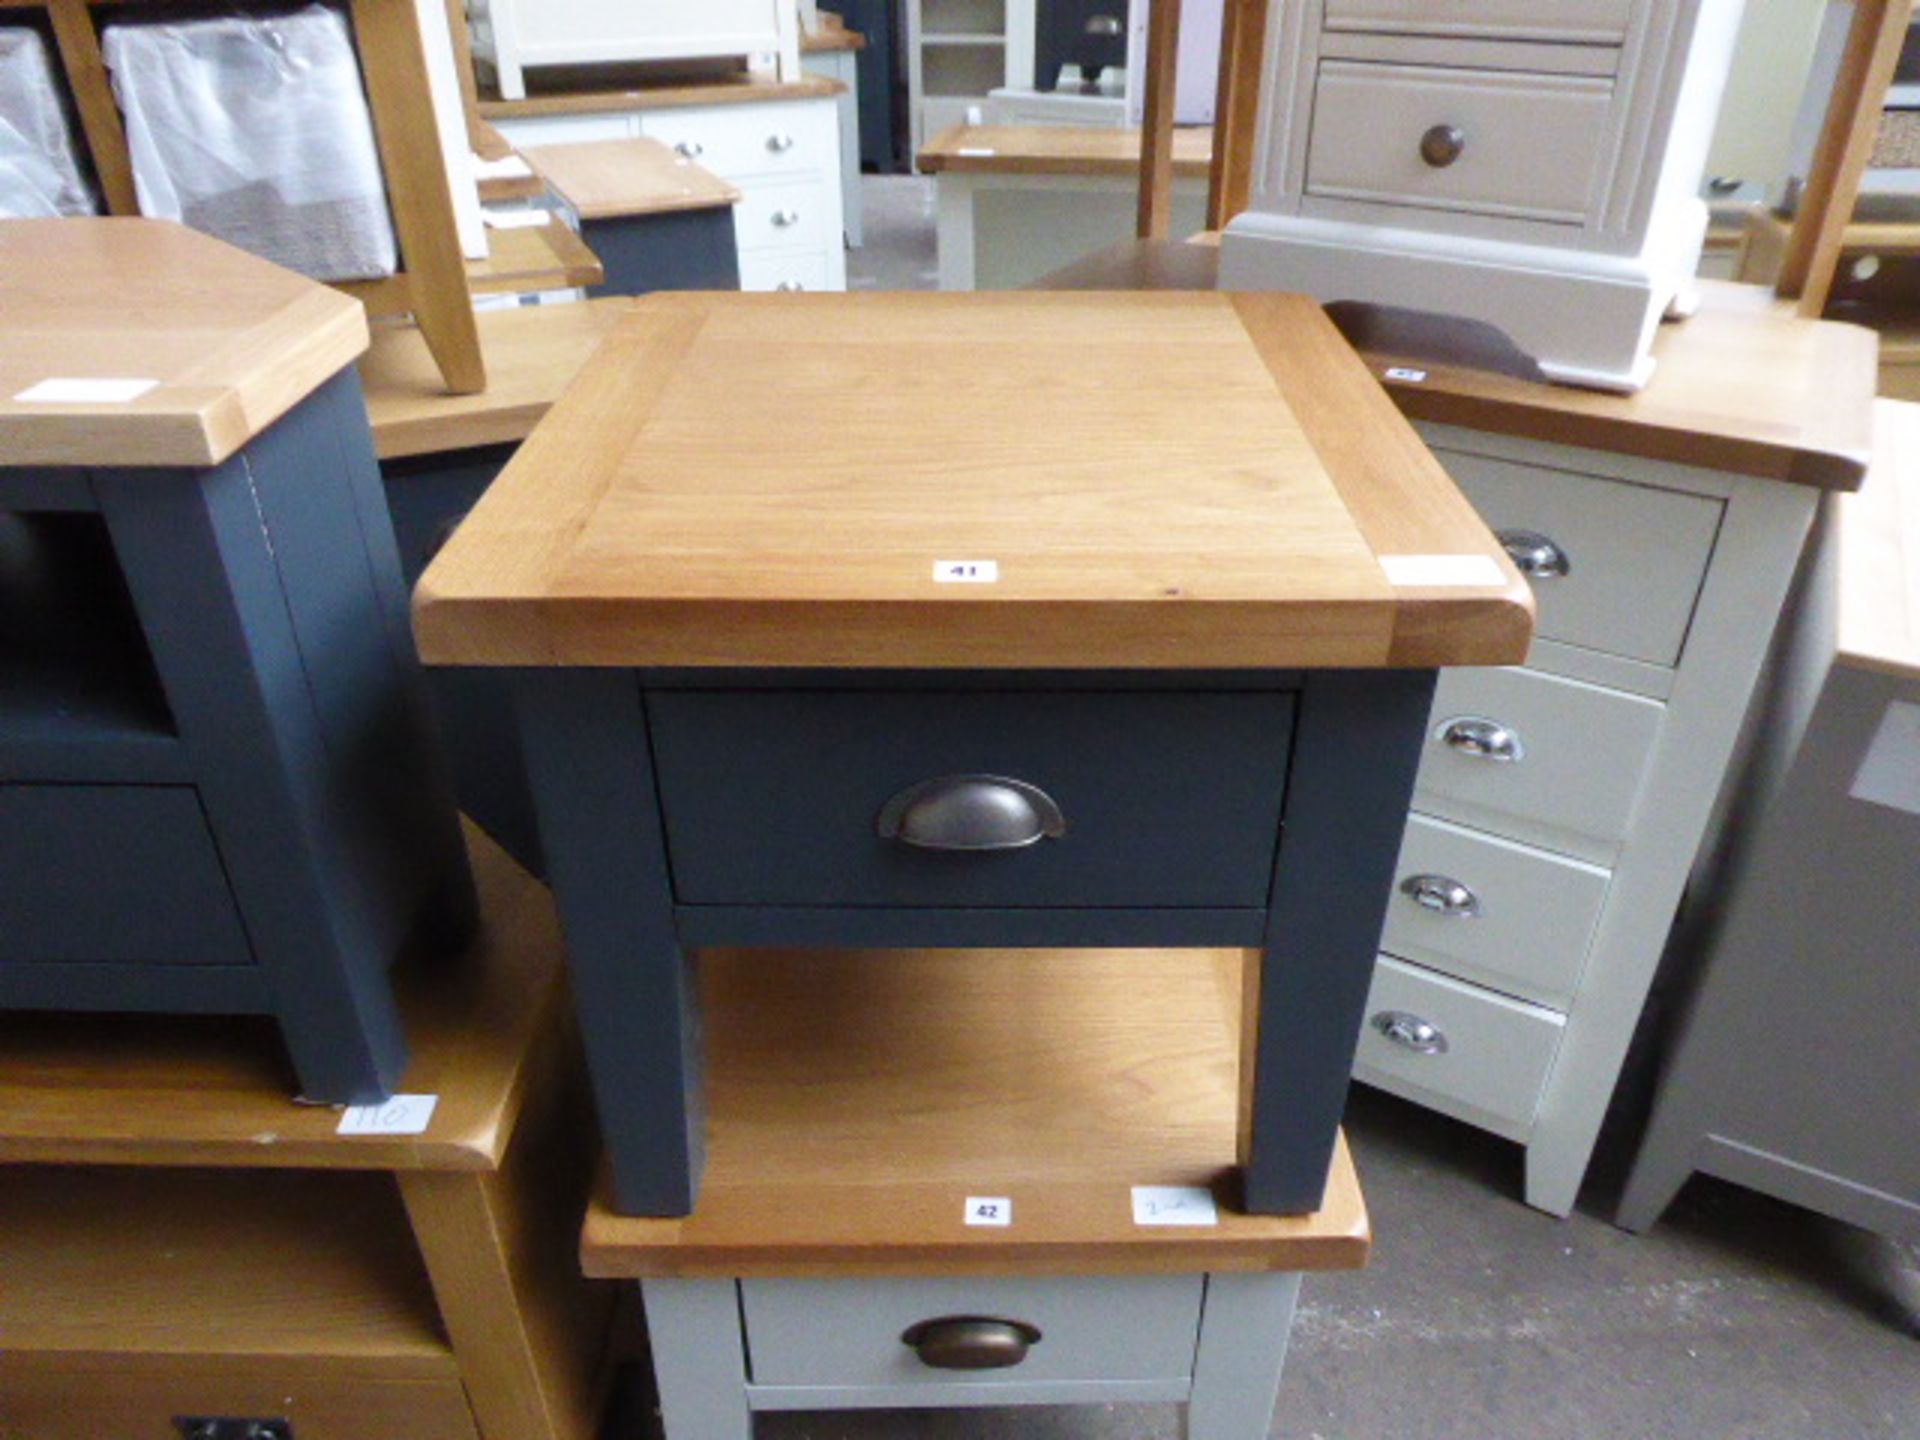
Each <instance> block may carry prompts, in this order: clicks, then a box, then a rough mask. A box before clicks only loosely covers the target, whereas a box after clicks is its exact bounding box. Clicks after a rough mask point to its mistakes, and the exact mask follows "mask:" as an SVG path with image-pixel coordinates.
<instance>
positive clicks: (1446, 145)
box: [1420, 125, 1467, 170]
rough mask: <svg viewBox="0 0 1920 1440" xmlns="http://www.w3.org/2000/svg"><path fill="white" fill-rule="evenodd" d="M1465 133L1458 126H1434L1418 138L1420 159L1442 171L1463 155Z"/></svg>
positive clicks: (1465, 146)
mask: <svg viewBox="0 0 1920 1440" xmlns="http://www.w3.org/2000/svg"><path fill="white" fill-rule="evenodd" d="M1466 148H1467V132H1466V131H1464V130H1462V129H1461V128H1460V127H1459V126H1458V125H1436V126H1434V127H1433V128H1432V129H1431V130H1429V131H1427V133H1426V134H1424V135H1422V136H1421V137H1420V158H1421V159H1422V160H1424V161H1426V162H1427V164H1429V165H1431V166H1432V167H1433V168H1434V169H1436V170H1444V169H1446V168H1447V166H1449V165H1451V164H1453V162H1454V161H1456V160H1458V159H1459V158H1460V156H1461V155H1462V154H1463V153H1465V151H1466Z"/></svg>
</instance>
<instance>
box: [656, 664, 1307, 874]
mask: <svg viewBox="0 0 1920 1440" xmlns="http://www.w3.org/2000/svg"><path fill="white" fill-rule="evenodd" d="M647 710H648V715H649V720H650V723H651V726H652V731H653V739H654V758H655V763H656V765H657V767H658V770H659V779H660V792H661V800H662V804H663V805H664V807H665V811H666V827H667V848H668V852H669V855H670V857H671V861H672V867H673V879H674V888H675V893H676V895H677V897H678V898H679V900H680V901H681V902H682V903H683V904H778V905H869V906H954V907H967V906H991V907H1018V906H1168V907H1178V906H1193V907H1243V906H1264V905H1265V904H1266V903H1267V891H1268V886H1269V882H1270V879H1271V874H1272V866H1273V859H1274V850H1275V845H1276V843H1277V841H1278V838H1279V830H1280V806H1281V798H1282V791H1283V788H1284V783H1285V777H1286V767H1287V750H1288V744H1289V740H1290V734H1291V729H1292V718H1293V702H1292V698H1291V696H1289V695H1286V694H1283V693H1279V692H1252V691H1238V692H1210V693H1202V692H1179V693H1165V692H1151V693H1149V692H1112V691H1034V692H1005V693H997V694H980V693H970V692H961V691H842V690H835V691H758V692H754V691H720V690H715V691H692V690H656V691H653V692H651V693H650V694H649V695H648V699H647ZM951 775H988V776H1000V777H1007V778H1011V779H1014V780H1019V781H1024V782H1026V783H1028V784H1031V785H1035V786H1038V787H1039V788H1040V789H1041V790H1043V791H1045V792H1046V794H1047V795H1049V796H1051V797H1052V799H1053V800H1054V801H1055V802H1057V804H1058V805H1059V807H1060V811H1061V814H1062V815H1063V816H1064V818H1065V821H1066V833H1065V834H1064V835H1063V836H1061V837H1060V838H1058V839H1044V840H1041V841H1039V842H1038V843H1037V844H1033V845H1030V846H1027V847H1025V848H1023V849H1018V850H1003V851H972V852H949V851H936V850H925V849H917V848H914V847H912V846H909V845H905V844H902V843H901V842H899V841H897V840H886V839H883V838H881V836H880V834H879V832H878V829H877V824H876V822H877V819H878V817H879V815H880V813H881V810H882V809H883V807H885V805H886V804H887V802H888V800H889V799H891V798H892V797H894V796H895V795H897V794H899V793H900V792H902V791H905V790H907V789H908V788H910V787H912V786H915V785H917V784H920V783H921V782H924V781H928V780H934V779H938V778H941V777H944V776H951Z"/></svg>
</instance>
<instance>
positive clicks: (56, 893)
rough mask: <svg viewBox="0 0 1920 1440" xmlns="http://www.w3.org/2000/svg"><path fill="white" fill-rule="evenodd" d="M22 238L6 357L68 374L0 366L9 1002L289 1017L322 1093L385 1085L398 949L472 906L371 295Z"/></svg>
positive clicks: (80, 238)
mask: <svg viewBox="0 0 1920 1440" xmlns="http://www.w3.org/2000/svg"><path fill="white" fill-rule="evenodd" d="M0 228H3V229H4V231H5V233H4V235H3V236H0V305H4V306H5V308H7V309H8V311H9V313H10V315H12V314H24V315H27V316H29V317H30V318H29V320H28V322H27V323H26V324H25V325H23V326H22V327H20V329H18V330H13V331H10V332H9V334H8V335H7V336H5V337H0V377H3V378H4V379H5V380H6V381H9V382H11V381H14V380H15V379H16V378H18V377H21V376H22V375H23V367H32V368H34V369H37V370H38V371H39V372H40V373H41V374H43V375H48V376H50V377H54V379H55V381H56V383H54V384H53V385H52V386H51V387H48V386H46V385H41V386H40V387H38V388H37V389H36V388H35V387H27V388H25V389H24V390H23V389H22V387H21V386H20V385H18V384H12V383H9V384H7V385H5V386H0V388H4V389H5V390H6V393H7V396H8V397H10V398H9V399H7V400H4V401H0V456H5V468H3V469H0V641H4V645H5V661H4V665H3V666H0V1007H5V1008H11V1009H65V1010H144V1011H166V1012H183V1013H184V1012H198V1013H210V1014H263V1015H270V1016H273V1017H274V1018H276V1019H277V1020H278V1022H279V1024H280V1028H281V1031H282V1033H283V1034H284V1036H285V1039H286V1042H287V1046H288V1049H289V1051H290V1053H291V1056H292V1060H293V1065H294V1069H295V1070H296V1071H297V1074H298V1080H299V1084H300V1088H301V1090H302V1092H303V1093H304V1094H305V1095H306V1096H307V1097H308V1098H310V1099H313V1100H318V1101H331V1102H360V1101H369V1100H376V1099H381V1098H384V1097H385V1096H386V1095H388V1094H389V1093H391V1090H392V1088H393V1086H394V1085H395V1084H396V1083H397V1082H398V1080H399V1077H400V1074H401V1071H402V1069H403V1067H404V1064H405V1058H406V1044H405V1038H404V1036H403V1034H402V1029H401V1024H400V1020H399V1015H398V1012H397V1011H396V1009H395V1006H394V1000H393V995H392V992H391V989H390V987H389V985H388V981H387V970H388V967H389V966H390V965H391V963H392V962H393V961H394V960H395V958H396V957H397V956H398V955H399V954H400V953H401V952H402V950H403V949H405V948H406V947H407V946H408V944H409V943H410V942H411V941H414V940H416V939H428V938H432V939H436V940H440V941H444V942H451V941H454V940H457V939H458V938H460V936H461V935H462V934H463V933H464V932H465V931H466V930H467V929H468V928H469V927H470V926H471V924H472V918H473V905H474V900H473V891H472V882H471V878H470V876H469V873H468V870H467V864H466V857H465V852H464V848H463V846H462V844H461V838H460V833H459V825H458V819H457V816H456V814H455V811H454V808H453V804H452V801H451V798H450V791H449V789H448V787H447V785H446V783H445V781H444V777H443V774H442V764H441V760H440V757H439V754H438V751H437V748H436V746H435V744H434V743H433V740H432V736H431V734H430V731H429V727H428V723H427V719H426V713H425V708H424V693H423V685H422V676H421V673H420V671H419V668H418V661H417V659H416V656H415V653H414V648H413V643H412V638H411V636H410V635H409V633H408V629H407V617H406V595H405V590H404V587H403V584H402V581H401V575H400V565H399V558H398V554H397V552H396V550H395V546H394V539H393V530H392V526H391V523H390V522H389V520H388V518H387V513H386V505H385V500H384V497H383V495H382V493H381V488H380V475H379V469H378V465H377V463H376V461H375V459H374V455H373V448H372V441H371V436H370V434H369V431H368V427H367V420H366V412H365V408H364V405H363V403H362V401H361V396H360V388H359V383H358V380H357V378H356V377H355V375H354V374H353V371H352V369H351V364H352V360H353V358H354V356H355V355H356V354H357V353H358V352H359V351H360V350H361V349H363V348H364V346H365V343H366V331H365V320H364V317H363V315H362V314H361V312H360V308H359V306H358V304H357V303H356V302H354V301H352V300H349V299H347V298H346V297H344V296H340V295H337V294H335V293H334V292H331V291H327V290H324V289H322V288H321V287H319V286H317V285H314V284H312V283H311V282H308V281H305V280H303V279H301V278H300V277H298V276H294V275H291V274H289V273H287V272H285V271H281V270H278V269H277V268H275V267H273V266H271V265H268V264H267V263H266V262H264V261H260V260H256V259H254V258H253V257H250V256H246V255H243V254H241V253H240V252H238V251H236V250H232V249H230V248H229V247H227V246H225V245H222V244H219V243H218V242H215V241H212V240H210V239H206V238H205V237H202V236H198V235H195V234H193V233H192V232H190V231H187V230H184V229H181V228H179V227H177V226H170V225H164V224H161V223H159V222H146V221H128V220H107V221H99V222H93V221H78V222H76V221H60V222H22V223H21V224H19V225H15V226H7V227H0ZM54 276H57V277H58V281H57V284H58V287H59V288H58V297H57V304H56V303H55V302H54V300H53V298H52V291H51V290H49V292H48V301H47V305H48V308H47V309H46V310H45V311H44V312H39V311H37V310H36V305H37V303H38V291H39V287H40V286H41V285H43V284H46V285H49V286H50V285H51V284H52V283H53V281H52V279H51V277H54ZM16 337H18V338H16ZM109 369H110V370H111V371H112V372H113V376H114V377H117V376H119V375H121V374H125V375H127V376H128V377H129V380H128V382H126V383H124V384H122V385H121V387H120V388H119V389H118V390H115V389H113V388H112V387H113V385H114V384H115V383H116V381H115V379H114V378H110V377H109V376H107V375H106V374H103V372H104V371H107V370H109ZM131 377H141V378H140V379H139V380H138V381H134V380H133V379H132V378H131ZM71 380H81V381H86V380H93V381H100V382H104V388H103V387H102V386H100V385H96V386H94V387H92V390H91V392H90V390H89V387H88V386H87V385H85V384H82V385H80V386H79V387H78V388H77V389H76V388H75V387H74V386H72V385H71V384H69V383H67V382H68V381H71ZM149 381H151V382H152V383H151V384H149V383H148V382H149ZM139 386H145V388H144V389H142V390H140V393H138V394H137V395H131V397H130V398H126V399H102V398H89V397H90V395H91V396H98V395H126V394H128V392H129V391H131V390H132V389H135V388H137V387H139ZM76 396H77V397H81V398H73V397H76ZM36 397H38V398H36Z"/></svg>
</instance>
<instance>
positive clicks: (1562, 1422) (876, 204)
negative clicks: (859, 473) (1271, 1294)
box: [755, 177, 1920, 1440]
mask: <svg viewBox="0 0 1920 1440" xmlns="http://www.w3.org/2000/svg"><path fill="white" fill-rule="evenodd" d="M866 188H867V192H868V204H867V215H866V218H867V236H868V243H867V245H866V247H865V248H864V249H862V250H858V251H854V252H851V254H850V257H849V258H850V262H851V263H850V267H849V268H850V271H851V273H852V275H853V276H854V278H853V280H852V281H851V283H852V285H853V286H854V287H855V288H860V289H925V288H931V287H932V286H933V283H934V278H935V271H934V265H935V247H934V243H933V219H932V202H931V187H930V185H929V184H928V182H926V181H923V180H919V179H914V178H910V177H887V178H885V179H881V178H878V177H868V179H867V181H866ZM1634 1128H1635V1127H1634V1125H1633V1123H1632V1122H1631V1120H1630V1119H1629V1120H1627V1121H1625V1122H1624V1123H1620V1124H1616V1126H1615V1130H1616V1131H1618V1132H1621V1133H1624V1134H1625V1136H1626V1138H1627V1139H1628V1140H1629V1141H1630V1140H1631V1138H1632V1133H1633V1130H1634ZM1348 1133H1349V1136H1350V1138H1351V1140H1352V1143H1353V1146H1354V1151H1355V1154H1356V1156H1357V1158H1358V1161H1359V1165H1360V1173H1361V1179H1362V1182H1363V1185H1364V1186H1365V1189H1366V1193H1367V1199H1368V1203H1369V1205H1370V1206H1371V1209H1372V1213H1373V1221H1374V1232H1375V1237H1376V1239H1375V1248H1374V1258H1373V1263H1372V1265H1371V1266H1370V1267H1369V1268H1368V1269H1366V1270H1364V1271H1361V1272H1359V1273H1357V1274H1351V1275H1332V1276H1325V1277H1319V1278H1310V1279H1309V1280H1308V1281H1307V1282H1306V1287H1305V1289H1304V1290H1303V1293H1302V1297H1301V1308H1300V1314H1299V1317H1298V1321H1297V1323H1296V1325H1295V1329H1294V1335H1293V1349H1292V1353H1291V1355H1290V1356H1289V1358H1288V1362H1287V1372H1286V1378H1285V1382H1284V1384H1283V1385H1282V1387H1281V1394H1280V1404H1279V1410H1278V1413H1277V1415H1276V1417H1275V1420H1274V1428H1273V1434H1274V1436H1276V1437H1286V1440H1389V1437H1391V1440H1600V1437H1605V1440H1920V1345H1917V1344H1916V1341H1920V1252H1916V1250H1915V1249H1914V1248H1913V1247H1907V1246H1901V1245H1897V1244H1893V1243H1891V1242H1888V1241H1884V1240H1881V1239H1878V1238H1877V1237H1874V1236H1870V1235H1866V1234H1864V1233H1862V1232H1859V1231H1855V1230H1851V1229H1849V1228H1847V1227H1845V1226H1841V1225H1838V1224H1835V1223H1833V1222H1830V1221H1828V1220H1825V1219H1823V1218H1822V1217H1820V1216H1817V1215H1814V1214H1811V1213H1810V1212H1807V1211H1802V1210H1797V1209H1794V1208H1793V1207H1791V1206H1787V1205H1782V1204H1779V1203H1777V1202H1774V1201H1772V1200H1769V1199H1767V1198H1765V1197H1764V1196H1760V1195H1756V1194H1753V1193H1751V1192H1748V1191H1743V1190H1739V1189H1736V1188H1734V1187H1732V1186H1728V1185H1723V1184H1720V1183H1718V1182H1715V1181H1711V1180H1705V1179H1696V1180H1694V1181H1693V1182H1692V1183H1691V1184H1690V1185H1689V1186H1688V1187H1687V1189H1686V1190H1685V1191H1684V1192H1683V1193H1682V1195H1681V1197H1680V1200H1679V1201H1678V1203H1676V1205H1675V1206H1674V1208H1673V1209H1672V1210H1671V1211H1670V1212H1669V1213H1668V1215H1667V1217H1666V1218H1665V1220H1663V1221H1662V1223H1661V1224H1660V1225H1658V1226H1656V1227H1655V1228H1654V1229H1653V1230H1652V1231H1651V1232H1649V1233H1648V1234H1647V1235H1644V1236H1631V1235H1627V1234H1625V1233H1624V1232H1622V1231H1619V1230H1616V1229H1615V1228H1613V1226H1612V1225H1610V1224H1608V1223H1607V1220H1606V1218H1605V1217H1606V1216H1607V1215H1609V1214H1610V1213H1611V1210H1612V1205H1613V1197H1614V1191H1615V1189H1616V1188H1617V1186H1618V1184H1619V1181H1620V1177H1621V1175H1622V1174H1623V1172H1624V1169H1625V1165H1626V1162H1627V1159H1628V1158H1630V1152H1629V1151H1627V1150H1626V1147H1624V1146H1622V1145H1621V1144H1620V1143H1619V1141H1618V1139H1617V1138H1616V1139H1615V1141H1614V1143H1613V1144H1612V1145H1611V1146H1610V1147H1608V1148H1607V1149H1604V1150H1603V1152H1602V1155H1601V1158H1600V1159H1599V1160H1598V1161H1597V1162H1596V1167H1595V1173H1594V1175H1593V1176H1592V1177H1591V1178H1590V1181H1589V1184H1588V1187H1587V1193H1586V1195H1585V1196H1584V1197H1583V1199H1582V1204H1581V1209H1580V1210H1579V1211H1577V1212H1576V1213H1575V1214H1574V1216H1573V1217H1572V1218H1571V1219H1568V1220H1564V1221H1561V1220H1554V1219H1551V1218H1549V1217H1548V1216H1545V1215H1542V1214H1540V1213H1538V1212H1537V1211H1533V1210H1529V1209H1528V1208H1527V1207H1526V1206H1525V1205H1523V1204H1522V1203H1520V1201H1519V1199H1518V1198H1517V1197H1518V1195H1519V1192H1520V1183H1521V1158H1520V1150H1519V1148H1518V1147H1517V1146H1514V1145H1511V1144H1508V1143H1507V1142H1505V1141H1502V1140H1498V1139H1495V1138H1494V1137H1492V1136H1490V1135H1487V1134H1484V1133H1483V1132H1480V1131H1478V1130H1474V1129H1472V1128H1471V1127H1469V1126H1465V1125H1461V1124H1458V1123H1456V1122H1454V1121H1451V1120H1447V1119H1444V1118H1442V1117H1440V1116H1438V1115H1434V1114H1432V1113H1430V1112H1428V1111H1425V1110H1422V1109H1420V1108H1419V1107H1417V1106H1413V1105H1410V1104H1407V1103H1405V1102H1402V1101H1399V1100H1396V1099H1394V1098H1392V1097H1390V1096H1387V1095H1384V1094H1382V1093H1380V1092H1378V1091H1373V1090H1369V1089H1366V1088H1364V1087H1356V1089H1355V1091H1354V1096H1353V1100H1352V1103H1351V1105H1350V1107H1349V1111H1348ZM755 1433H756V1435H757V1436H758V1437H759V1440H1016V1437H1018V1440H1172V1437H1176V1436H1178V1435H1179V1434H1180V1415H1179V1411H1178V1410H1177V1408H1174V1407H1158V1406H1136V1407H1126V1406H1115V1407H1108V1408H1100V1409H1092V1408H1047V1409H1032V1410H975V1411H958V1412H933V1411H924V1412H922V1411H892V1412H880V1413H870V1414H833V1415H770V1416H763V1417H761V1418H760V1419H759V1420H758V1421H757V1422H756V1432H755Z"/></svg>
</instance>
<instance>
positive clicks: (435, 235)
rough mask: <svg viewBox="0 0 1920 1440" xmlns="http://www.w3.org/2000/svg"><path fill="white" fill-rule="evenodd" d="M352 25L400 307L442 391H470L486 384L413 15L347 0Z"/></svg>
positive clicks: (388, 1) (377, 1)
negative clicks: (394, 250) (402, 278)
mask: <svg viewBox="0 0 1920 1440" xmlns="http://www.w3.org/2000/svg"><path fill="white" fill-rule="evenodd" d="M353 31H354V37H355V40H356V41H357V43H358V46H359V50H360V70H361V76H362V78H363V79H364V80H365V82H366V86H367V101H368V104H369V106H370V108H371V109H372V112H373V126H374V137H375V139H376V140H377V141H378V143H379V147H380V168H381V170H382V171H383V172H384V173H385V176H386V182H387V199H388V202H389V204H390V205H391V206H392V210H393V228H394V231H395V233H396V235H397V236H398V238H399V241H400V263H401V268H402V269H403V270H404V272H405V274H406V284H407V295H408V307H409V308H410V309H411V310H412V311H413V318H414V322H415V323H416V324H417V325H419V327H420V333H421V335H422V336H423V337H424V338H425V340H426V342H427V349H428V350H430V351H431V352H432V353H433V358H434V362H435V363H436V364H437V365H438V366H439V367H440V374H441V376H442V377H443V378H444V379H445V380H446V382H447V388H448V389H449V390H451V391H452V392H453V393H454V394H456V395H472V394H477V393H478V392H480V391H482V390H485V389H486V388H487V367H486V362H485V360H484V358H483V357H482V356H481V353H480V330H479V327H478V325H477V324H476V323H475V321H474V318H473V294H472V292H471V290H470V289H469V288H468V285H467V261H466V256H464V255H463V254H461V252H460V234H459V226H458V224H457V223H456V222H455V220H454V212H453V190H452V188H451V186H450V184H449V182H448V180H447V171H446V165H445V162H444V160H443V158H442V156H441V151H440V143H439V135H440V122H439V117H438V116H437V115H436V114H435V113H434V109H433V93H432V91H431V90H430V89H429V88H428V85H427V52H426V45H425V42H424V41H423V40H422V39H421V35H420V17H419V14H418V12H417V11H415V9H414V8H413V5H412V4H411V3H396V0H353Z"/></svg>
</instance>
